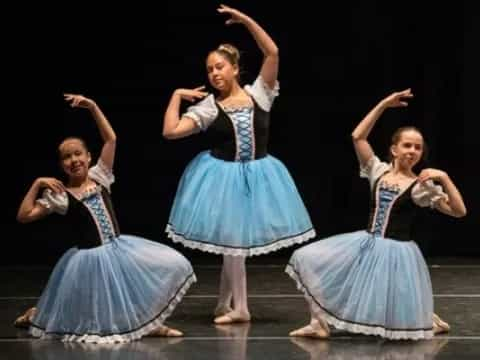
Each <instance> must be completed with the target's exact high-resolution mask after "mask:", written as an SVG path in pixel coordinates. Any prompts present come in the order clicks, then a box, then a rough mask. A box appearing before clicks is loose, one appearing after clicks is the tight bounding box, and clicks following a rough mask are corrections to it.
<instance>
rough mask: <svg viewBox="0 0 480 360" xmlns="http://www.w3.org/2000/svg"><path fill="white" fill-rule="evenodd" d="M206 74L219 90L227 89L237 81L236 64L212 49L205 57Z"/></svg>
mask: <svg viewBox="0 0 480 360" xmlns="http://www.w3.org/2000/svg"><path fill="white" fill-rule="evenodd" d="M207 74H208V81H209V82H210V84H211V85H212V86H213V87H214V88H215V89H217V90H218V91H220V92H224V91H228V90H229V89H230V88H231V87H232V85H233V84H234V82H236V81H237V76H238V66H237V65H233V64H232V63H230V61H228V59H227V58H226V57H225V56H223V55H222V54H220V53H218V52H216V51H214V52H211V53H210V54H209V55H208V57H207Z"/></svg>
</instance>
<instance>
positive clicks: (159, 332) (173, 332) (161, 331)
mask: <svg viewBox="0 0 480 360" xmlns="http://www.w3.org/2000/svg"><path fill="white" fill-rule="evenodd" d="M148 336H162V337H179V336H183V333H182V332H181V331H180V330H177V329H173V328H170V327H168V326H165V325H160V326H159V327H158V328H156V329H155V330H153V331H152V332H150V333H149V334H148Z"/></svg>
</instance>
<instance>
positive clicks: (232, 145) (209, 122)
mask: <svg viewBox="0 0 480 360" xmlns="http://www.w3.org/2000/svg"><path fill="white" fill-rule="evenodd" d="M218 12H219V13H221V14H227V15H229V16H231V18H230V19H229V20H227V22H226V23H227V24H233V23H239V24H242V25H244V26H245V27H246V28H247V29H248V30H249V32H250V33H251V34H252V36H253V38H254V39H255V41H256V42H257V44H258V46H259V48H260V49H261V51H262V52H263V55H264V57H263V63H262V67H261V70H260V74H259V75H258V77H257V78H256V80H255V82H254V83H253V85H247V86H245V87H243V88H242V87H241V86H240V84H239V52H238V50H237V49H236V48H235V47H234V46H232V45H230V44H223V45H220V46H219V47H218V48H217V49H215V50H213V51H211V52H210V53H209V54H208V57H207V59H206V67H207V73H208V80H209V82H210V84H211V85H212V86H213V87H214V88H215V90H217V91H218V96H217V97H214V95H212V94H210V95H208V94H207V93H206V92H204V91H203V87H200V88H196V89H192V90H189V89H177V90H175V92H174V93H173V95H172V97H171V100H170V103H169V105H168V108H167V110H166V113H165V119H164V128H163V135H164V136H165V137H166V138H168V139H176V138H182V137H185V136H188V135H191V134H194V133H197V132H199V131H207V130H208V131H209V132H211V133H214V134H215V138H216V139H218V140H219V141H218V143H217V144H216V145H215V146H214V147H213V149H212V150H210V151H205V152H202V153H200V154H199V155H198V156H197V157H195V158H194V159H193V160H192V161H191V163H190V164H189V165H188V167H187V168H186V170H185V172H184V174H183V176H182V179H181V180H180V184H179V187H178V190H177V194H176V197H175V201H174V204H173V208H172V211H171V214H170V219H169V223H168V225H167V229H166V231H167V232H168V235H169V237H170V238H172V240H173V241H175V242H180V243H182V244H183V245H185V246H187V247H190V248H193V249H199V250H201V251H207V252H212V253H215V254H222V255H223V267H222V273H221V280H220V295H219V299H218V305H217V307H216V309H215V316H216V318H215V323H218V324H225V323H233V322H246V321H250V312H249V310H248V304H247V285H246V271H245V258H246V257H247V256H253V255H260V254H266V253H268V252H271V251H276V250H278V249H281V248H285V247H288V246H291V245H294V244H298V243H301V242H304V241H307V240H308V239H310V238H312V237H314V236H315V231H314V229H313V227H312V223H311V221H310V217H309V215H308V213H307V211H306V209H305V206H304V204H303V201H302V199H301V197H300V195H299V193H298V191H297V189H296V186H295V184H294V182H293V180H292V178H291V176H290V174H289V173H288V170H287V169H286V168H285V166H284V165H283V164H282V163H281V162H280V161H279V160H277V159H276V158H274V157H272V156H270V155H268V153H267V143H268V132H269V123H270V109H271V107H272V104H273V101H274V98H275V97H276V96H277V95H278V89H279V86H278V82H277V73H278V61H279V57H278V48H277V46H276V45H275V43H274V42H273V40H272V39H271V38H270V36H269V35H268V34H267V33H266V32H265V31H264V30H263V29H262V28H261V27H260V26H259V25H258V24H257V23H256V22H255V21H254V20H253V19H251V18H250V17H248V16H247V15H245V14H243V13H241V12H240V11H238V10H235V9H232V8H230V7H227V6H224V5H222V6H220V8H219V9H218ZM207 95H208V96H207ZM184 99H185V100H189V101H194V100H196V99H203V100H202V101H200V102H199V103H198V104H196V105H193V106H190V107H189V108H188V109H187V112H186V113H184V114H183V115H181V116H180V104H181V101H182V100H184Z"/></svg>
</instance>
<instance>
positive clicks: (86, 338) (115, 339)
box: [29, 273, 197, 344]
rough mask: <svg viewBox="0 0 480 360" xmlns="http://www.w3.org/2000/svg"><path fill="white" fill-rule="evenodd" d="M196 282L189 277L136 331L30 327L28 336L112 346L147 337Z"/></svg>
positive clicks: (193, 276) (192, 277)
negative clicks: (63, 330) (105, 333)
mask: <svg viewBox="0 0 480 360" xmlns="http://www.w3.org/2000/svg"><path fill="white" fill-rule="evenodd" d="M196 281H197V278H196V276H195V274H194V273H192V274H191V275H189V278H188V279H187V280H186V281H185V283H184V284H183V285H182V287H181V288H180V289H179V290H178V291H177V293H176V295H175V297H173V298H172V300H171V301H170V303H169V305H168V307H167V308H166V309H165V310H163V312H162V313H161V314H160V315H158V316H157V318H156V319H155V320H153V321H151V322H149V323H148V324H146V325H144V326H142V327H141V328H139V329H136V330H134V331H132V332H128V333H122V334H113V335H108V336H101V335H94V334H84V335H78V334H52V333H46V332H45V331H44V330H42V329H39V328H37V327H33V326H31V327H30V330H29V332H30V334H31V335H32V336H34V337H38V338H41V339H43V340H50V339H59V340H61V341H63V342H82V343H96V344H112V343H126V342H130V341H134V340H138V339H140V338H141V337H143V336H145V335H148V334H149V333H151V332H152V331H153V330H155V329H156V328H158V327H159V326H160V325H162V324H163V323H164V321H165V320H166V319H167V318H168V317H169V316H170V315H171V314H172V312H173V310H175V308H176V307H177V305H178V304H179V303H180V302H181V301H182V298H183V296H184V295H185V294H186V292H187V291H188V289H189V288H190V286H192V284H193V283H195V282H196Z"/></svg>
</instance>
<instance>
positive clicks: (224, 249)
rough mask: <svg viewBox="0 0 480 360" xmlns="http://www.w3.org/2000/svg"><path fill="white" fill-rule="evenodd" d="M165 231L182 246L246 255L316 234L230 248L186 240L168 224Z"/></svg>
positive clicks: (252, 254)
mask: <svg viewBox="0 0 480 360" xmlns="http://www.w3.org/2000/svg"><path fill="white" fill-rule="evenodd" d="M165 231H166V232H167V236H168V237H169V238H170V239H172V241H173V242H178V243H181V244H182V245H183V246H185V247H188V248H190V249H197V250H200V251H204V252H209V253H214V254H217V255H231V256H246V257H248V256H255V255H263V254H267V253H269V252H273V251H277V250H280V249H282V248H286V247H289V246H292V245H295V244H301V243H303V242H305V241H307V240H310V239H311V238H314V237H315V236H316V234H315V230H314V229H310V230H308V231H307V232H305V233H303V234H300V235H296V236H292V237H289V238H285V239H282V240H279V241H277V242H275V243H273V244H269V245H265V246H260V247H255V248H244V249H239V248H230V247H226V246H221V245H215V244H207V243H202V242H199V241H195V240H188V239H186V238H184V237H183V236H182V235H180V234H177V233H175V231H174V230H173V227H172V226H171V225H170V224H168V225H167V228H166V229H165Z"/></svg>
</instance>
